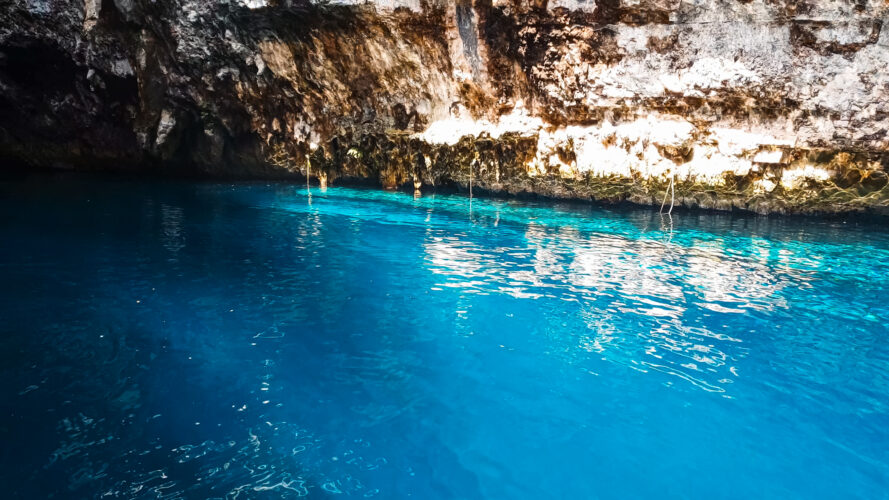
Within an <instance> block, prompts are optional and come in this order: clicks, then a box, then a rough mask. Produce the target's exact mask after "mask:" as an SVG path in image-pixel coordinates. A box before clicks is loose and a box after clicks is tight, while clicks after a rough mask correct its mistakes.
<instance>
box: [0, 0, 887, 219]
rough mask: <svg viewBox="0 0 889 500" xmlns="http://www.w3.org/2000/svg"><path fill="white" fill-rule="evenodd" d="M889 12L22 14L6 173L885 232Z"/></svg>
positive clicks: (250, 2) (530, 6) (454, 5)
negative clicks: (648, 208)
mask: <svg viewBox="0 0 889 500" xmlns="http://www.w3.org/2000/svg"><path fill="white" fill-rule="evenodd" d="M887 21H889V4H887V3H886V2H885V1H883V0H858V1H856V2H850V1H846V0H843V1H839V0H836V1H834V0H810V1H796V0H793V1H791V0H779V1H764V0H750V1H744V2H742V1H738V0H731V1H729V0H550V1H546V0H478V1H472V0H456V1H447V2H446V1H444V0H374V1H370V2H367V1H354V0H336V1H333V2H325V3H323V4H314V3H312V2H309V1H298V0H229V1H209V0H178V1H170V2H153V1H148V0H105V1H102V0H86V1H85V2H84V1H82V0H40V1H37V0H13V1H12V2H11V3H10V4H8V6H7V7H5V8H4V10H3V11H2V12H0V156H2V157H3V158H6V159H7V160H9V161H15V162H24V163H27V164H30V165H34V166H42V167H46V166H49V167H70V168H80V169H88V168H143V169H154V170H160V171H170V172H189V173H193V172H201V173H205V174H215V175H238V176H249V177H272V176H281V177H287V176H293V177H305V176H306V175H309V176H310V177H312V178H316V177H317V178H323V179H325V180H326V181H327V182H328V183H336V182H345V181H369V182H372V183H377V184H379V185H382V186H384V187H387V188H396V187H402V186H405V187H410V188H411V189H413V187H414V186H419V187H420V189H425V190H428V189H433V188H436V187H445V186H446V187H458V188H467V187H468V186H469V185H470V184H472V185H473V187H474V189H476V190H477V191H476V192H478V191H490V192H504V193H514V194H537V195H545V196H551V197H557V198H574V199H590V200H600V201H613V202H619V201H632V202H635V203H641V204H650V205H660V204H661V203H662V202H663V201H664V199H665V198H664V197H665V194H666V193H667V192H668V189H669V186H670V185H671V184H672V186H673V190H674V191H675V199H673V200H670V199H669V198H670V197H668V198H667V203H670V201H672V202H673V203H675V204H676V205H681V206H689V207H704V208H713V209H721V210H735V209H739V210H752V211H756V212H760V213H772V212H777V213H790V212H801V213H815V212H847V211H858V212H875V213H884V214H886V213H889V208H887V207H889V187H887V184H889V175H887V171H889V135H887V129H889V71H887V68H889V28H886V26H885V24H886V22H887Z"/></svg>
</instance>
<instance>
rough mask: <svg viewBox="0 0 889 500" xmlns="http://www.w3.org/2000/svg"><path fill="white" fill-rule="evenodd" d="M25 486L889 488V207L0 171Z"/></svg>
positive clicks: (881, 492)
mask: <svg viewBox="0 0 889 500" xmlns="http://www.w3.org/2000/svg"><path fill="white" fill-rule="evenodd" d="M0 213H2V214H4V216H3V218H2V219H0V229H2V234H3V235H4V238H3V241H4V244H3V245H2V246H0V273H2V280H0V298H2V301H0V318H2V323H0V353H2V354H0V356H2V365H0V369H2V377H3V380H4V384H3V385H2V391H3V392H2V415H3V417H2V419H0V432H2V435H3V440H4V447H3V451H2V458H0V461H2V462H0V463H2V471H3V474H2V487H3V489H4V490H5V491H7V492H11V493H10V494H11V495H12V496H13V497H17V498H44V497H49V496H51V495H52V496H55V497H56V498H98V497H106V498H228V499H235V498H239V499H245V498H290V497H296V496H306V495H308V496H313V497H328V496H330V497H335V496H350V497H377V498H407V497H413V498H564V497H573V498H616V497H640V496H646V497H654V496H657V497H668V498H670V497H701V496H714V497H720V498H729V497H730V498H742V497H751V496H767V497H781V498H811V497H821V498H834V497H849V498H852V497H857V498H877V497H884V496H885V495H886V491H889V329H887V326H886V325H887V321H889V303H887V301H886V297H887V291H889V231H887V230H886V229H885V228H884V227H882V226H881V225H880V223H879V222H858V223H852V222H848V223H844V222H842V221H821V220H817V219H775V218H756V217H737V216H735V217H732V216H728V215H714V214H695V215H692V214H678V215H676V214H674V215H673V217H672V219H668V218H663V217H661V216H659V215H657V214H656V213H652V212H651V211H649V210H629V209H603V208H590V207H583V206H576V205H560V204H545V203H529V202H518V201H503V200H481V199H474V200H471V201H470V200H469V199H467V198H464V197H460V196H445V195H427V196H421V197H413V196H410V195H406V194H402V193H390V192H383V191H377V190H358V189H346V188H330V189H327V190H325V191H320V190H318V189H313V190H312V191H311V192H307V191H306V189H305V187H304V186H294V185H289V184H286V183H254V184H250V183H247V184H220V183H191V182H173V181H169V182H154V181H151V182H146V181H143V182H129V181H121V180H113V179H103V178H85V177H63V178H58V177H36V178H30V179H26V180H15V181H12V180H7V181H3V182H0Z"/></svg>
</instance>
